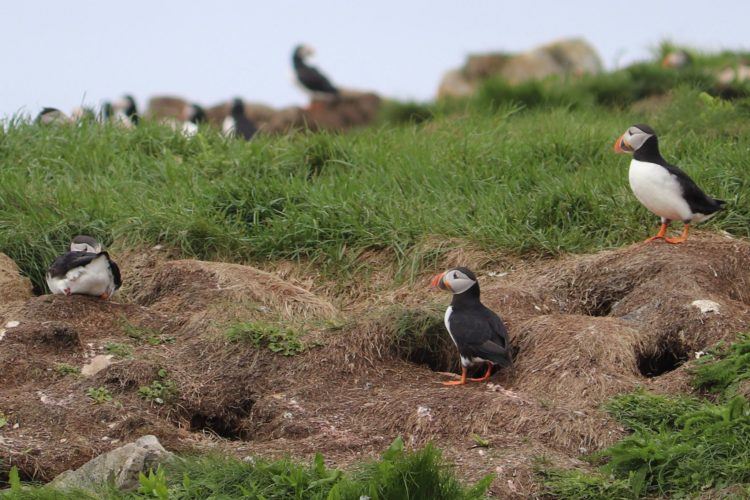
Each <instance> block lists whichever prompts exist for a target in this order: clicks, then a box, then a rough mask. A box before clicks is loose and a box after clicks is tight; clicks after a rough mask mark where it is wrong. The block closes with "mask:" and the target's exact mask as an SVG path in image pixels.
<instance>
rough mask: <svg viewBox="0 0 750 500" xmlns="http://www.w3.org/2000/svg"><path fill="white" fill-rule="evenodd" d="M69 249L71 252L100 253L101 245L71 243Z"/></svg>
mask: <svg viewBox="0 0 750 500" xmlns="http://www.w3.org/2000/svg"><path fill="white" fill-rule="evenodd" d="M70 251H71V252H88V253H100V252H101V251H102V246H101V245H99V244H98V243H97V244H96V246H91V245H89V244H88V243H71V244H70Z"/></svg>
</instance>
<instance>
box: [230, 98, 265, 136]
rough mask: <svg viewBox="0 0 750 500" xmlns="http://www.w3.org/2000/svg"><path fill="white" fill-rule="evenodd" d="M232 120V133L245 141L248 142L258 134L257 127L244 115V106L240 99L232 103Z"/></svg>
mask: <svg viewBox="0 0 750 500" xmlns="http://www.w3.org/2000/svg"><path fill="white" fill-rule="evenodd" d="M231 113H232V118H233V119H234V133H235V134H236V135H237V136H239V137H242V138H243V139H245V140H250V139H252V137H253V136H254V135H255V133H256V132H258V127H257V126H256V125H255V123H253V121H252V120H250V118H248V117H247V115H246V114H245V104H244V103H243V102H242V100H241V99H235V100H234V101H233V103H232V111H231Z"/></svg>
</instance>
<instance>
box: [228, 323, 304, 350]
mask: <svg viewBox="0 0 750 500" xmlns="http://www.w3.org/2000/svg"><path fill="white" fill-rule="evenodd" d="M225 335H226V337H227V339H228V340H229V341H231V342H249V343H251V344H252V345H253V346H255V347H267V348H268V349H270V350H271V351H273V352H275V353H279V354H283V355H284V356H294V355H296V354H299V353H301V352H303V351H304V350H305V349H306V346H305V344H303V343H302V340H301V339H300V337H301V334H300V332H299V331H298V330H294V329H292V328H284V327H282V326H280V325H272V324H268V323H262V322H258V321H256V322H247V323H238V324H235V325H232V326H230V327H229V328H228V329H227V331H226V333H225Z"/></svg>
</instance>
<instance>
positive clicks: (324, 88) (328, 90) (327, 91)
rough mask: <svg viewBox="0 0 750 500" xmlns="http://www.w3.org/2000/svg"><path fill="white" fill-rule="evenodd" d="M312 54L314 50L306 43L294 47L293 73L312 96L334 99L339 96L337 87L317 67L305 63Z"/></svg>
mask: <svg viewBox="0 0 750 500" xmlns="http://www.w3.org/2000/svg"><path fill="white" fill-rule="evenodd" d="M313 54H315V51H314V50H313V49H312V48H311V47H309V46H307V45H297V47H295V49H294V53H293V54H292V64H293V65H294V73H295V74H296V75H297V81H298V82H299V83H300V85H302V86H303V87H304V88H305V89H306V90H307V91H309V92H310V94H312V97H313V98H316V97H317V98H319V99H321V100H336V99H337V98H338V96H339V89H337V88H336V87H335V86H333V84H332V83H331V82H330V80H328V78H326V77H325V75H323V73H321V72H320V71H319V70H318V68H316V67H314V66H310V65H309V64H307V61H306V59H307V58H308V57H312V55H313Z"/></svg>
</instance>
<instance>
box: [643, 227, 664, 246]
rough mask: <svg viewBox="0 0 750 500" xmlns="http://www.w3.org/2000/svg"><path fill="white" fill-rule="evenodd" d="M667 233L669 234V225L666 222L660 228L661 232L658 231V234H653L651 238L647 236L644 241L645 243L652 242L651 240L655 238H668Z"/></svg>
mask: <svg viewBox="0 0 750 500" xmlns="http://www.w3.org/2000/svg"><path fill="white" fill-rule="evenodd" d="M666 235H667V225H666V224H662V225H661V227H660V228H659V232H658V233H656V236H652V237H650V238H646V241H644V243H650V242H652V241H654V240H663V239H666V238H665V236H666Z"/></svg>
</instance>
